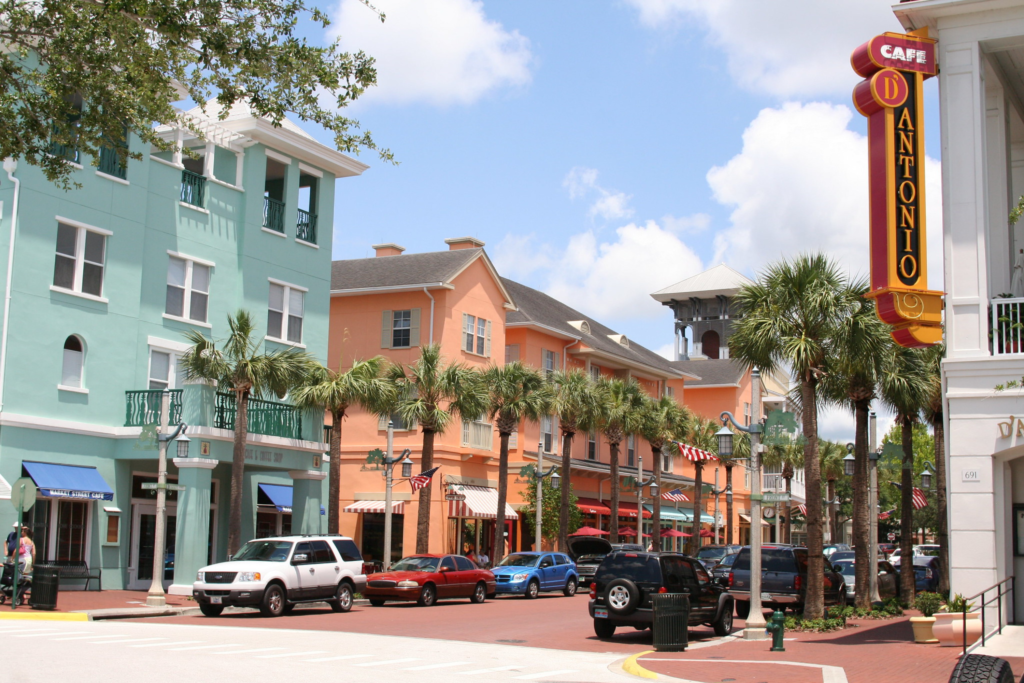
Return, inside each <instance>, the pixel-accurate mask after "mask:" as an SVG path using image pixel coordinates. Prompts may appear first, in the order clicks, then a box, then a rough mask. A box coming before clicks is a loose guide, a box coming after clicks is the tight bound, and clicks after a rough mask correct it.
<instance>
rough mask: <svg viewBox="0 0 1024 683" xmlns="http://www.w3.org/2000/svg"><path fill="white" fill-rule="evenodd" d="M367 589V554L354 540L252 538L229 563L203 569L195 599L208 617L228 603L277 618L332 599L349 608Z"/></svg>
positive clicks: (334, 605)
mask: <svg viewBox="0 0 1024 683" xmlns="http://www.w3.org/2000/svg"><path fill="white" fill-rule="evenodd" d="M365 587H366V575H365V574H363V558H362V555H361V554H360V553H359V548H358V547H357V546H356V544H355V543H354V542H353V541H352V539H351V538H347V537H345V536H281V537H278V538H261V539H258V540H254V541H249V542H248V543H246V544H245V545H243V546H242V547H241V548H240V549H239V550H238V552H237V553H235V556H234V557H232V558H231V560H229V561H228V562H220V563H218V564H212V565H210V566H208V567H203V568H202V569H200V570H199V572H198V574H197V575H196V581H195V583H193V584H192V597H194V598H195V600H196V602H197V603H199V609H200V611H202V613H203V614H204V615H206V616H208V617H215V616H218V615H219V614H220V613H221V612H222V611H224V608H225V607H227V606H228V605H245V606H251V607H259V610H260V614H262V615H263V616H265V617H277V616H280V615H282V614H284V613H286V612H289V611H291V609H292V608H293V607H295V605H297V604H300V603H303V602H323V601H327V602H328V603H329V604H330V605H331V609H333V610H334V611H335V612H347V611H349V610H350V609H352V599H353V595H354V594H355V593H359V592H363V590H364V589H365Z"/></svg>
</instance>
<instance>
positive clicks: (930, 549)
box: [914, 545, 939, 557]
mask: <svg viewBox="0 0 1024 683" xmlns="http://www.w3.org/2000/svg"><path fill="white" fill-rule="evenodd" d="M914 554H915V555H917V556H918V557H938V556H939V547H938V546H934V545H924V546H921V547H919V548H915V549H914Z"/></svg>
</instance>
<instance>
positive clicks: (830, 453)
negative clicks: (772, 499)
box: [819, 441, 867, 580]
mask: <svg viewBox="0 0 1024 683" xmlns="http://www.w3.org/2000/svg"><path fill="white" fill-rule="evenodd" d="M819 452H820V454H821V476H822V477H824V479H825V482H826V485H825V486H826V492H825V495H826V496H828V499H829V500H835V499H836V481H837V480H838V479H839V477H841V476H843V475H844V474H845V473H846V463H844V462H843V458H845V457H846V449H845V448H844V447H843V446H842V445H841V444H838V443H836V442H835V441H822V442H821V448H820V449H819ZM830 508H831V510H830V513H829V535H830V536H831V537H832V542H833V543H838V542H839V519H838V518H839V514H838V510H839V507H838V506H837V505H835V504H834V503H833V504H832V505H831V506H830ZM865 580H867V579H866V577H865Z"/></svg>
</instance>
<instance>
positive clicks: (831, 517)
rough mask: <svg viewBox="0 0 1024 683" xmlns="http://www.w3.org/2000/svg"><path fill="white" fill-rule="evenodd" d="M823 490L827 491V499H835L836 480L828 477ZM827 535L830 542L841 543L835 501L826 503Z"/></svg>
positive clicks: (837, 508)
mask: <svg viewBox="0 0 1024 683" xmlns="http://www.w3.org/2000/svg"><path fill="white" fill-rule="evenodd" d="M825 490H826V491H827V492H828V499H829V500H835V499H836V480H835V479H829V480H828V483H827V484H825ZM828 536H829V538H830V539H831V542H832V543H841V541H840V540H839V505H837V504H836V503H829V505H828Z"/></svg>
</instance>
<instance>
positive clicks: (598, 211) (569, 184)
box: [562, 166, 633, 221]
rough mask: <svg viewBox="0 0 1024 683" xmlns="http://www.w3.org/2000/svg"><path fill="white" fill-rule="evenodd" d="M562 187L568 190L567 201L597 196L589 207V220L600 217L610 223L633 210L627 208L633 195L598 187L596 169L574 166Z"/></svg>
mask: <svg viewBox="0 0 1024 683" xmlns="http://www.w3.org/2000/svg"><path fill="white" fill-rule="evenodd" d="M562 187H564V188H565V189H567V190H569V199H578V198H580V197H587V196H591V195H594V194H596V195H597V199H596V200H595V201H594V203H593V204H591V205H590V210H589V214H590V217H591V218H593V217H594V216H600V217H601V218H603V219H605V220H608V221H611V220H616V219H619V218H629V217H630V216H632V215H633V209H632V207H630V206H629V200H630V199H632V198H633V195H631V194H626V193H625V192H619V191H618V190H609V189H606V188H604V187H601V186H600V185H598V184H597V170H596V169H593V168H587V167H585V166H574V167H573V168H572V169H571V170H570V171H569V173H568V174H567V175H566V176H565V180H563V181H562Z"/></svg>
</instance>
